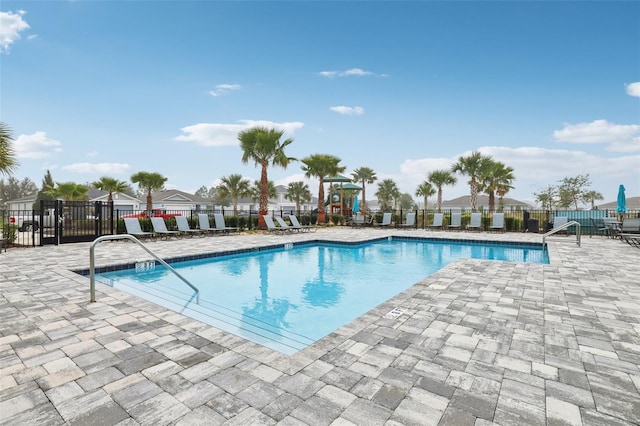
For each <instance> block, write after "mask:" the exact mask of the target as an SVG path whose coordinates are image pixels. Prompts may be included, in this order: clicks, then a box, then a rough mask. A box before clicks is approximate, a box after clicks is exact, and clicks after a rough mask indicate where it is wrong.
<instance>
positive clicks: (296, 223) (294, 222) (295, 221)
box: [289, 214, 317, 232]
mask: <svg viewBox="0 0 640 426" xmlns="http://www.w3.org/2000/svg"><path fill="white" fill-rule="evenodd" d="M289 221H290V222H291V226H292V227H293V228H295V229H299V230H300V231H302V232H316V230H317V229H316V227H315V226H313V225H300V222H299V221H298V218H297V217H296V215H294V214H290V215H289Z"/></svg>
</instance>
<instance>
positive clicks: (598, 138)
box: [553, 120, 640, 152]
mask: <svg viewBox="0 0 640 426" xmlns="http://www.w3.org/2000/svg"><path fill="white" fill-rule="evenodd" d="M553 137H554V138H555V139H556V140H557V141H559V142H568V143H584V144H594V143H604V144H608V147H607V150H609V151H615V152H634V151H640V125H637V124H615V123H609V122H608V121H607V120H594V121H592V122H591V123H578V124H569V123H565V125H564V128H563V129H562V130H556V131H554V132H553Z"/></svg>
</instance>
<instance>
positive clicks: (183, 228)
mask: <svg viewBox="0 0 640 426" xmlns="http://www.w3.org/2000/svg"><path fill="white" fill-rule="evenodd" d="M175 219H176V225H178V231H179V232H180V233H181V234H182V235H189V236H191V237H193V236H194V235H199V236H201V237H204V236H205V235H206V234H205V233H206V232H207V231H205V230H203V229H192V228H191V227H190V226H189V221H188V220H187V218H186V217H185V216H176V217H175Z"/></svg>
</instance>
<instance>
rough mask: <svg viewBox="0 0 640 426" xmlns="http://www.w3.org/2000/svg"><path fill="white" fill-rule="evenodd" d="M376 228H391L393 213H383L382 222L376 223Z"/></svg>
mask: <svg viewBox="0 0 640 426" xmlns="http://www.w3.org/2000/svg"><path fill="white" fill-rule="evenodd" d="M375 227H376V228H391V213H383V215H382V222H380V223H377V224H376V225H375Z"/></svg>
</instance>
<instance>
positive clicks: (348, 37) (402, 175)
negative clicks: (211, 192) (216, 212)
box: [0, 0, 640, 202]
mask: <svg viewBox="0 0 640 426" xmlns="http://www.w3.org/2000/svg"><path fill="white" fill-rule="evenodd" d="M639 19H640V3H638V2H615V1H613V2H612V1H607V2H579V1H572V2H534V1H530V2H515V1H514V2H483V1H475V2H431V1H412V2H402V1H388V2H387V1H376V2H364V1H348V2H320V1H299V2H282V1H260V2H249V1H247V2H245V1H242V2H233V1H226V2H218V1H162V2H160V1H82V0H79V1H28V2H27V1H17V2H15V1H3V2H2V4H1V5H0V50H1V53H0V61H1V62H0V66H1V74H0V90H1V101H0V108H1V110H0V119H1V120H2V121H3V122H5V123H7V124H8V125H9V126H10V127H11V129H12V130H13V136H14V139H15V142H14V147H15V149H16V151H17V154H18V160H19V162H20V167H19V168H18V170H17V172H16V173H15V176H16V177H18V178H24V177H29V178H31V179H32V180H34V181H35V182H36V183H37V184H38V185H40V182H41V180H42V177H43V175H44V173H45V171H46V170H47V169H49V170H51V173H52V175H53V178H54V180H55V181H57V182H67V181H74V182H78V183H84V182H91V181H94V180H96V179H98V178H99V177H100V176H105V175H106V176H111V177H116V178H118V179H121V180H124V181H129V178H130V176H131V175H132V174H134V173H136V172H138V171H149V172H158V173H161V174H163V175H165V176H166V177H168V182H167V185H166V186H167V188H170V189H180V190H183V191H187V192H194V191H195V190H197V189H198V188H199V187H201V186H203V185H205V186H207V187H210V186H212V185H215V184H216V183H217V182H218V180H219V179H220V178H221V177H223V176H227V175H230V174H233V173H240V174H242V175H243V176H245V177H246V178H249V179H252V180H253V179H258V178H259V176H260V170H259V169H258V168H256V167H254V165H253V164H251V163H250V164H248V165H243V164H242V162H241V157H242V152H241V150H240V148H239V146H238V144H237V134H238V132H239V131H241V130H243V129H246V128H249V127H251V126H253V125H256V124H262V125H267V126H273V127H277V128H280V129H283V130H285V131H286V134H285V137H289V138H293V139H294V142H293V144H292V145H291V146H290V149H289V150H288V151H287V152H288V154H289V155H291V156H293V157H297V158H303V157H305V156H308V155H311V154H316V153H326V154H332V155H336V156H338V157H340V158H341V159H342V162H341V164H342V165H344V166H346V167H347V174H349V173H351V172H352V171H353V170H354V169H356V168H359V167H363V166H364V167H371V168H372V169H373V170H374V171H375V172H376V173H377V176H378V179H379V180H382V179H387V178H390V179H393V180H394V181H395V182H396V183H397V184H398V186H399V188H400V190H401V191H402V192H408V193H410V194H412V195H413V194H414V193H415V190H416V187H417V186H418V185H419V184H420V183H421V182H423V181H424V180H425V179H426V177H427V175H428V173H429V172H431V171H433V170H436V169H442V168H449V167H451V165H452V164H453V163H454V162H455V161H456V159H457V158H458V157H459V156H461V155H468V154H469V153H471V152H472V151H474V150H480V151H481V152H483V153H485V154H489V155H491V156H492V157H493V158H494V159H496V160H499V161H502V162H504V163H505V164H507V165H508V166H511V167H513V168H514V170H515V175H516V181H515V183H514V185H515V188H514V189H513V190H512V191H511V192H510V193H509V194H508V195H507V196H509V197H513V198H516V199H520V200H533V198H534V197H533V193H534V192H536V191H539V190H541V189H543V188H544V187H546V186H548V185H551V184H556V183H557V182H558V181H559V180H560V179H562V178H563V177H566V176H576V175H578V174H587V173H588V174H589V175H590V177H591V180H592V185H591V188H592V189H594V190H596V191H599V192H601V193H602V194H603V195H604V197H605V200H604V202H609V201H614V200H615V198H616V194H617V190H618V185H619V184H624V185H625V187H626V189H627V196H638V195H640V25H638V21H639ZM269 178H270V179H271V180H274V181H275V182H276V183H277V184H287V183H288V182H291V181H296V180H304V181H306V182H308V183H309V185H310V190H311V192H312V193H313V194H314V195H316V194H317V191H318V184H317V181H315V180H307V179H306V178H304V175H303V173H302V171H301V170H300V163H296V162H294V163H292V164H291V165H290V166H289V167H288V168H287V169H286V170H283V169H280V168H270V169H269ZM458 182H459V183H458V184H457V185H456V186H453V187H445V188H444V198H445V199H450V198H454V197H457V196H461V195H468V192H469V189H468V186H467V184H466V179H465V178H464V177H460V176H459V179H458ZM367 189H368V190H367V194H368V197H367V198H372V197H373V193H374V192H375V189H376V188H375V185H371V186H369V187H367ZM414 198H416V200H420V199H419V198H418V197H414ZM420 201H421V200H420Z"/></svg>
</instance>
